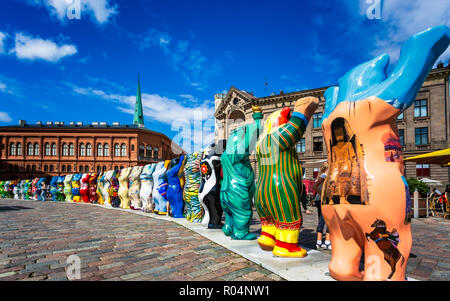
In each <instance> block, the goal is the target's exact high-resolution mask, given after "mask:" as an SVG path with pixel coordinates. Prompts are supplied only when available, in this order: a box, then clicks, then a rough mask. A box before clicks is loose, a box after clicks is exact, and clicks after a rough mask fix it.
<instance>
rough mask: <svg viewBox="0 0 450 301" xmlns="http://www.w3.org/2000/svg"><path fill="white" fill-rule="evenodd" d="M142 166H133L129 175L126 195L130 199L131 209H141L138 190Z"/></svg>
mask: <svg viewBox="0 0 450 301" xmlns="http://www.w3.org/2000/svg"><path fill="white" fill-rule="evenodd" d="M143 168H144V166H134V167H133V168H132V170H131V174H130V177H129V184H128V185H129V187H130V188H129V189H128V196H129V198H130V200H131V204H130V208H131V209H133V210H141V209H142V202H141V199H140V196H139V190H140V189H141V178H140V175H141V173H142V169H143Z"/></svg>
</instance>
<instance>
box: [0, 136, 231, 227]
mask: <svg viewBox="0 0 450 301" xmlns="http://www.w3.org/2000/svg"><path fill="white" fill-rule="evenodd" d="M220 179H221V167H220V157H219V156H218V155H216V153H215V145H214V144H212V145H211V146H209V147H208V148H206V149H205V150H204V151H201V152H195V153H192V154H189V155H182V156H180V157H178V158H174V159H172V160H166V161H162V162H159V163H153V164H147V165H145V166H134V167H126V168H123V169H121V170H119V171H116V170H110V171H106V172H103V173H83V174H70V175H65V176H54V177H47V178H35V179H29V180H21V181H17V180H15V181H0V195H1V197H2V198H14V199H33V200H40V201H47V200H52V201H56V202H64V201H65V202H84V203H94V204H102V205H106V206H112V207H120V208H123V209H132V210H142V211H144V212H153V213H156V214H159V215H167V214H169V215H171V216H173V217H174V218H183V217H185V218H186V219H188V220H189V221H191V222H197V223H200V222H201V223H203V224H205V225H207V226H208V227H209V228H221V227H222V224H221V217H222V212H223V211H222V208H221V205H220V200H219V193H220Z"/></svg>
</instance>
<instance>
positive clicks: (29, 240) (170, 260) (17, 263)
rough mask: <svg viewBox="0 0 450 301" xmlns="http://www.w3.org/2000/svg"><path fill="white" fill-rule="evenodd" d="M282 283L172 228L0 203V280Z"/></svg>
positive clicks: (53, 206)
mask: <svg viewBox="0 0 450 301" xmlns="http://www.w3.org/2000/svg"><path fill="white" fill-rule="evenodd" d="M72 254H76V255H78V256H79V258H80V259H81V280H262V281H270V280H281V278H280V277H279V276H278V275H276V274H273V273H272V272H270V271H268V270H266V269H264V268H262V267H260V266H258V265H256V264H254V263H252V262H250V261H248V260H247V259H245V258H243V257H241V256H239V255H236V254H234V253H232V252H231V251H228V250H227V249H225V248H223V247H222V246H219V245H217V244H215V243H213V242H211V241H209V240H208V239H206V238H204V237H203V236H201V235H199V234H196V233H194V232H192V231H190V230H188V229H186V228H184V227H182V226H179V225H177V224H175V223H172V222H166V221H162V220H157V219H153V218H149V217H145V216H140V215H137V214H130V213H127V212H121V211H116V210H105V209H103V208H100V207H97V206H89V205H77V204H67V203H53V202H37V201H19V200H0V280H67V276H66V271H65V269H66V267H67V266H68V264H67V262H66V260H67V257H68V256H69V255H72Z"/></svg>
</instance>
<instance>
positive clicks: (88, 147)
mask: <svg viewBox="0 0 450 301" xmlns="http://www.w3.org/2000/svg"><path fill="white" fill-rule="evenodd" d="M86 156H88V157H90V156H92V145H91V144H90V143H88V144H86Z"/></svg>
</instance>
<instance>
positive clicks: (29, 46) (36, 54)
mask: <svg viewBox="0 0 450 301" xmlns="http://www.w3.org/2000/svg"><path fill="white" fill-rule="evenodd" d="M10 52H13V53H15V54H16V56H17V58H18V59H26V60H36V59H40V60H44V61H48V62H53V63H55V62H57V61H59V60H60V59H62V58H64V57H67V56H72V55H74V54H76V53H77V48H76V47H75V46H74V45H69V44H63V45H58V44H56V43H55V42H53V41H51V40H44V39H41V38H33V37H30V36H27V35H24V34H22V33H17V34H16V37H15V47H14V49H12V50H11V51H10Z"/></svg>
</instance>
